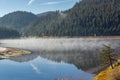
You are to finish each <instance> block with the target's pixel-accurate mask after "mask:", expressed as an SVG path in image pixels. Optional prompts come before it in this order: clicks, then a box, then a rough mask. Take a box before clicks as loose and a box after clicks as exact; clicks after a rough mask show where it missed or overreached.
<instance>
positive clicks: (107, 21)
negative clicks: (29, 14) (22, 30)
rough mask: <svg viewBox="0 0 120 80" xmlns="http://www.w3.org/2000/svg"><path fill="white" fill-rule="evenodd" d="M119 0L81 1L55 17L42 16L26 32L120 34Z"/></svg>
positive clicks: (58, 12)
mask: <svg viewBox="0 0 120 80" xmlns="http://www.w3.org/2000/svg"><path fill="white" fill-rule="evenodd" d="M119 7H120V1H119V0H82V1H80V2H78V3H76V5H75V6H74V7H73V8H72V9H69V10H67V11H64V12H60V11H56V12H54V16H44V17H42V18H41V17H39V19H38V20H37V22H35V23H33V24H31V25H30V26H29V27H30V28H29V29H28V31H27V33H26V35H30V36H31V35H32V36H93V35H97V36H114V35H120V8H119Z"/></svg>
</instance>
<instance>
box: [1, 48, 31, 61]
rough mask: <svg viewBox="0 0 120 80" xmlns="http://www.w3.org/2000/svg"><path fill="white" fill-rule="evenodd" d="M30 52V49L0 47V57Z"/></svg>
mask: <svg viewBox="0 0 120 80" xmlns="http://www.w3.org/2000/svg"><path fill="white" fill-rule="evenodd" d="M27 54H31V52H30V51H27V50H20V49H14V48H4V47H0V59H4V58H10V57H17V56H22V55H27Z"/></svg>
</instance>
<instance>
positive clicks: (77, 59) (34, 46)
mask: <svg viewBox="0 0 120 80" xmlns="http://www.w3.org/2000/svg"><path fill="white" fill-rule="evenodd" d="M103 45H110V46H112V47H113V48H114V49H115V52H119V48H120V40H119V39H97V38H96V39H92V38H59V39H58V38H54V39H53V38H51V39H48V38H39V39H8V40H0V47H12V48H19V49H25V50H30V51H31V52H32V54H30V55H24V56H19V57H12V58H10V59H3V60H0V80H92V78H93V77H94V76H95V74H93V73H90V72H88V70H90V69H92V68H94V67H97V66H98V65H99V64H100V57H99V53H100V51H101V50H102V49H103Z"/></svg>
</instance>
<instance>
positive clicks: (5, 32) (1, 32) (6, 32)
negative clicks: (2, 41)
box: [0, 27, 20, 38]
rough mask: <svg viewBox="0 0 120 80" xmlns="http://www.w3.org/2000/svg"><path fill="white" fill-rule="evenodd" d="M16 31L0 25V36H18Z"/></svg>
mask: <svg viewBox="0 0 120 80" xmlns="http://www.w3.org/2000/svg"><path fill="white" fill-rule="evenodd" d="M19 37H20V34H19V32H18V31H16V30H14V29H10V28H4V27H0V38H19Z"/></svg>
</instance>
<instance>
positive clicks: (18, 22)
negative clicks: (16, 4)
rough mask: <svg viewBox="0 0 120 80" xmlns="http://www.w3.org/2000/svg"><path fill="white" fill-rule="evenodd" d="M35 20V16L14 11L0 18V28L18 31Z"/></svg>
mask: <svg viewBox="0 0 120 80" xmlns="http://www.w3.org/2000/svg"><path fill="white" fill-rule="evenodd" d="M36 19H37V16H36V15H34V14H32V13H29V12H24V11H16V12H12V13H9V14H7V15H5V16H3V17H1V18H0V27H7V28H15V29H18V30H20V29H21V28H25V27H27V26H28V25H29V24H30V23H32V22H33V21H34V20H36Z"/></svg>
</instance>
